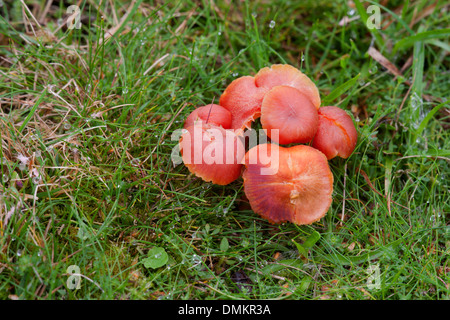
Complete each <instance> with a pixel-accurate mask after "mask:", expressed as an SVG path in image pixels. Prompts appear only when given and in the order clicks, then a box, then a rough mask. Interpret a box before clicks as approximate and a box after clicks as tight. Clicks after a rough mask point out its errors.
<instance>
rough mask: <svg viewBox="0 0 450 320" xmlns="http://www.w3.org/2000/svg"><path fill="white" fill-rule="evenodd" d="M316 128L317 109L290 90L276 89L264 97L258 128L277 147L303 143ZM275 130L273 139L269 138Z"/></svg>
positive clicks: (305, 98) (310, 138) (281, 87)
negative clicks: (260, 128) (278, 145)
mask: <svg viewBox="0 0 450 320" xmlns="http://www.w3.org/2000/svg"><path fill="white" fill-rule="evenodd" d="M318 124H319V116H318V113H317V109H316V108H315V106H314V105H313V103H312V102H311V100H310V99H309V98H308V97H307V96H306V95H305V94H303V93H302V92H300V91H299V90H297V89H296V88H293V87H288V86H276V87H274V88H272V89H271V90H270V91H269V92H268V93H267V94H266V95H265V97H264V100H263V102H262V106H261V125H262V127H263V129H265V130H266V132H267V136H268V137H269V138H271V140H272V141H274V142H277V143H280V144H289V143H307V142H310V141H311V140H312V139H313V138H314V135H315V134H316V131H317V127H318ZM274 129H277V130H278V132H277V135H275V136H274V135H272V133H273V131H272V130H274Z"/></svg>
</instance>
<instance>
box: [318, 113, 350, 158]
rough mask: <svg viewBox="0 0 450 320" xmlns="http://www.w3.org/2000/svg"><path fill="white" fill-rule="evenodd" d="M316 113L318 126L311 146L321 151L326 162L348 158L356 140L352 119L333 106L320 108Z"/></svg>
mask: <svg viewBox="0 0 450 320" xmlns="http://www.w3.org/2000/svg"><path fill="white" fill-rule="evenodd" d="M318 113H319V126H318V129H317V132H316V135H315V136H314V139H313V142H312V146H313V147H314V148H316V149H318V150H320V151H322V152H323V153H324V154H325V155H326V156H327V159H328V160H331V159H333V158H334V157H341V158H344V159H346V158H348V157H350V155H351V154H352V152H353V150H354V149H355V147H356V142H357V140H358V133H357V131H356V128H355V125H354V124H353V120H352V118H351V117H350V116H349V115H348V114H347V112H345V110H343V109H341V108H339V107H335V106H327V107H321V108H319V110H318Z"/></svg>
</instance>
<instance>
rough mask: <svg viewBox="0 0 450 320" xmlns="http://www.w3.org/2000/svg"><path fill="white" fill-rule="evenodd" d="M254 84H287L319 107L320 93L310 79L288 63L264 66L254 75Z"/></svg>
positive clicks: (264, 85) (272, 85)
mask: <svg viewBox="0 0 450 320" xmlns="http://www.w3.org/2000/svg"><path fill="white" fill-rule="evenodd" d="M255 84H256V86H257V87H259V88H267V89H271V88H273V87H275V86H289V87H293V88H296V89H298V90H299V91H300V92H302V93H303V94H305V95H306V96H307V97H308V98H309V99H310V100H311V102H312V103H313V105H314V106H315V107H316V108H317V109H319V107H320V94H319V90H318V89H317V87H316V85H315V84H314V82H312V80H311V79H310V78H309V77H308V76H307V75H305V74H304V73H303V72H301V71H300V70H298V69H297V68H295V67H293V66H291V65H288V64H274V65H272V66H271V67H270V68H269V67H265V68H262V69H261V70H259V72H258V73H257V74H256V75H255Z"/></svg>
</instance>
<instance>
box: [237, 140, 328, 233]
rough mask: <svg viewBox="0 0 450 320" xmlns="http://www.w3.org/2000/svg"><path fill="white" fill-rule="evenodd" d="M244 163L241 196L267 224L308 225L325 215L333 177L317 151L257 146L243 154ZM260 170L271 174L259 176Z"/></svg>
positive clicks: (323, 157)
mask: <svg viewBox="0 0 450 320" xmlns="http://www.w3.org/2000/svg"><path fill="white" fill-rule="evenodd" d="M267 159H270V161H267ZM244 163H245V170H244V172H243V174H242V177H243V179H244V192H245V195H246V196H247V198H248V200H249V203H250V206H251V207H252V209H253V211H254V212H256V213H257V214H259V215H260V216H261V217H263V218H265V219H267V220H268V221H269V222H271V223H282V222H292V223H295V224H298V225H303V224H312V223H313V222H315V221H318V220H320V219H321V218H322V217H324V216H325V214H326V213H327V211H328V209H329V207H330V205H331V202H332V197H331V196H332V192H333V174H332V172H331V170H330V168H329V165H328V161H327V158H326V156H325V155H324V154H323V153H322V152H320V151H319V150H317V149H314V148H312V147H310V146H306V145H296V146H293V147H289V148H285V147H281V146H279V145H277V144H271V143H268V144H260V145H257V146H256V147H253V148H252V149H250V150H249V151H248V152H247V153H246V155H245V158H244ZM270 168H272V169H270ZM273 168H275V169H273ZM262 169H268V172H270V173H272V174H262ZM266 173H267V172H266Z"/></svg>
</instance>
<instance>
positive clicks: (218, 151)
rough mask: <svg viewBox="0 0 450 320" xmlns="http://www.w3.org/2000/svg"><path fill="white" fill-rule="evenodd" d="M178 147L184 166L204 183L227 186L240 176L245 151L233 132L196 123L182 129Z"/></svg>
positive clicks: (208, 124)
mask: <svg viewBox="0 0 450 320" xmlns="http://www.w3.org/2000/svg"><path fill="white" fill-rule="evenodd" d="M179 146H180V152H181V157H182V159H183V162H184V164H185V166H186V167H187V168H188V169H189V171H190V172H192V173H193V174H195V175H196V176H198V177H200V178H202V179H203V180H204V181H206V182H212V183H214V184H218V185H227V184H229V183H231V182H233V181H234V180H236V179H238V178H239V177H240V175H241V171H242V159H243V157H244V155H245V148H244V145H243V143H242V140H241V138H240V137H239V136H238V135H236V134H235V133H234V131H233V130H227V129H224V128H223V127H221V126H217V125H215V124H212V123H205V122H203V121H197V122H195V123H194V125H192V126H190V127H188V128H186V129H184V132H183V133H182V135H181V138H180V142H179Z"/></svg>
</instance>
